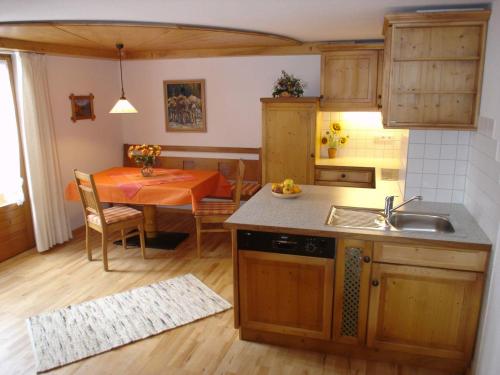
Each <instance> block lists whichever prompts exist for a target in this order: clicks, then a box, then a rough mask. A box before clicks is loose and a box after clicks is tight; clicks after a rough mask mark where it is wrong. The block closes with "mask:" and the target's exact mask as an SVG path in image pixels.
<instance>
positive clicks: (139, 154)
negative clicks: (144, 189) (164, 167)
mask: <svg viewBox="0 0 500 375" xmlns="http://www.w3.org/2000/svg"><path fill="white" fill-rule="evenodd" d="M160 154H161V147H160V146H158V145H146V144H142V145H132V146H130V147H129V148H128V157H129V159H133V160H134V161H135V162H136V164H138V165H141V166H142V169H141V173H142V175H143V176H144V177H149V176H152V175H153V165H154V163H155V160H156V157H157V156H160Z"/></svg>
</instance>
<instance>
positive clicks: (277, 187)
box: [271, 178, 302, 199]
mask: <svg viewBox="0 0 500 375" xmlns="http://www.w3.org/2000/svg"><path fill="white" fill-rule="evenodd" d="M271 193H272V194H273V196H275V197H276V198H282V199H290V198H297V197H298V196H300V195H301V194H302V190H301V189H300V186H299V185H297V184H295V183H294V182H293V180H292V179H291V178H287V179H286V180H284V181H283V182H278V183H274V184H273V185H272V187H271Z"/></svg>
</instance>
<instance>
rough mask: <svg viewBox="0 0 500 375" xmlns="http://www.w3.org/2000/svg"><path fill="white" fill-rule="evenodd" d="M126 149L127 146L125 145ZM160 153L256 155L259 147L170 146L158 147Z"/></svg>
mask: <svg viewBox="0 0 500 375" xmlns="http://www.w3.org/2000/svg"><path fill="white" fill-rule="evenodd" d="M125 146H126V147H127V148H128V146H129V145H128V144H126V145H125ZM160 147H161V150H162V151H185V152H213V153H224V154H257V155H259V154H260V152H261V148H260V147H219V146H171V145H160Z"/></svg>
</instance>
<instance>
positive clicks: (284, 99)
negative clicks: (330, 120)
mask: <svg viewBox="0 0 500 375" xmlns="http://www.w3.org/2000/svg"><path fill="white" fill-rule="evenodd" d="M260 101H261V103H293V104H295V103H313V104H316V103H319V97H316V96H301V97H300V98H294V97H292V96H282V97H279V98H260Z"/></svg>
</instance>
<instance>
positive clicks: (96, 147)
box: [47, 56, 123, 229]
mask: <svg viewBox="0 0 500 375" xmlns="http://www.w3.org/2000/svg"><path fill="white" fill-rule="evenodd" d="M117 69H118V64H117V62H115V61H105V60H92V59H82V58H71V57H56V56H49V57H48V59H47V70H48V79H49V92H50V100H51V105H52V111H53V115H54V123H55V131H56V139H57V149H58V153H59V160H60V167H61V176H62V179H63V184H64V186H66V185H67V183H68V182H70V181H72V180H73V168H78V169H81V170H83V171H87V172H96V171H99V170H102V169H105V168H109V167H111V166H115V165H121V163H122V144H123V141H122V135H121V124H120V117H121V115H111V114H109V113H108V112H109V110H110V108H111V107H112V106H113V104H114V102H115V101H116V100H117V99H118V97H119V95H120V91H119V90H120V89H119V87H120V86H119V75H118V70H117ZM71 93H73V94H75V95H87V94H89V93H92V94H93V95H94V97H95V98H94V110H95V115H96V119H95V121H91V120H80V121H77V122H76V123H74V122H72V121H71V119H70V117H71V105H70V100H69V98H68V97H69V95H70V94H71ZM66 205H67V209H68V213H69V216H70V221H71V227H72V228H73V229H74V228H76V227H79V226H80V225H82V224H83V217H82V209H81V206H80V202H66Z"/></svg>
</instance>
